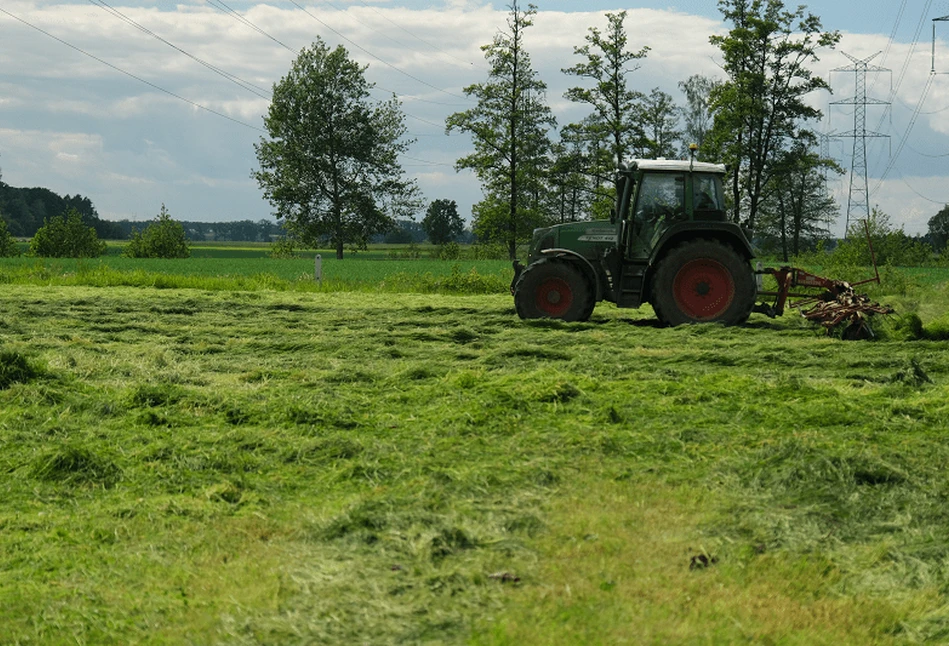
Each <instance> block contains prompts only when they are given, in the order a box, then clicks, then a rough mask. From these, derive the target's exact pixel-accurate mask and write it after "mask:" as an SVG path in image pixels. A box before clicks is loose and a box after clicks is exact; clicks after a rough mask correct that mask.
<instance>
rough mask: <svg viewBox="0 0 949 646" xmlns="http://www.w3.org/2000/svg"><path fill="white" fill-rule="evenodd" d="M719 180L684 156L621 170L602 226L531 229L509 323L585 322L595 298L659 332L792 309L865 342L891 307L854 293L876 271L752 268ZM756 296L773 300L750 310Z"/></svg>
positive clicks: (715, 171)
mask: <svg viewBox="0 0 949 646" xmlns="http://www.w3.org/2000/svg"><path fill="white" fill-rule="evenodd" d="M724 174H725V167H724V166H723V165H722V164H709V163H705V162H696V161H691V160H687V161H675V160H637V161H634V162H633V163H631V164H630V165H629V166H627V167H622V168H620V169H619V170H618V172H617V180H616V194H617V197H616V207H615V208H614V210H613V214H612V217H611V218H610V219H609V220H603V221H594V222H568V223H564V224H560V225H556V226H552V227H544V228H540V229H536V230H534V235H533V238H532V239H531V243H530V251H529V257H528V260H527V264H526V265H523V264H521V263H520V262H519V261H515V262H514V280H513V281H512V283H511V293H512V294H513V296H514V305H515V308H516V310H517V313H518V315H519V316H520V317H521V318H524V319H529V318H555V319H561V320H564V321H584V320H586V319H588V318H589V317H590V315H591V314H592V313H593V308H594V307H595V306H596V303H597V302H599V301H609V302H612V303H615V304H616V305H617V307H634V308H637V307H639V306H640V305H642V304H643V303H649V304H650V305H652V307H653V309H654V310H655V312H656V316H657V317H658V318H659V320H660V321H661V322H662V323H664V324H666V325H681V324H686V323H704V322H717V323H722V324H725V325H737V324H741V323H744V322H745V321H746V320H747V319H748V316H749V315H750V314H751V313H752V312H758V313H762V314H765V315H767V316H771V317H775V316H780V315H781V314H783V313H784V311H785V310H786V309H787V308H797V309H800V311H801V314H802V315H803V316H804V317H805V318H806V319H808V320H810V321H814V322H815V323H819V324H820V325H822V326H824V328H825V329H827V331H828V333H834V332H835V331H840V332H841V336H842V337H843V338H847V339H859V338H867V337H869V336H872V334H873V332H872V330H871V328H870V326H869V324H868V323H867V320H868V318H869V317H871V316H873V315H874V314H887V313H890V312H892V310H891V309H890V308H889V307H885V306H882V305H879V304H877V303H872V302H870V300H869V298H867V297H866V296H863V295H859V294H857V293H855V292H854V287H855V286H858V285H862V284H865V283H868V282H873V281H876V282H879V280H880V278H879V273H878V272H875V274H876V275H875V277H874V278H871V279H869V280H866V281H861V282H858V283H854V284H848V283H846V282H844V281H839V280H833V279H830V278H824V277H822V276H817V275H815V274H812V273H809V272H807V271H805V270H803V269H797V268H793V267H781V268H779V269H773V268H766V269H762V268H760V266H759V267H758V269H752V266H751V261H752V258H753V257H754V254H753V252H752V249H751V244H750V243H749V241H748V238H747V236H746V234H745V231H744V230H743V229H742V228H741V227H740V226H739V225H737V224H735V223H733V222H729V221H728V219H727V218H726V215H725V206H724V204H725V201H724V196H723V190H722V177H723V175H724ZM868 240H869V236H868ZM871 254H872V249H871ZM874 269H875V262H874ZM766 275H770V276H772V277H773V278H774V279H775V281H776V282H777V288H776V289H775V290H774V291H764V288H763V278H764V276H766ZM815 290H821V291H819V292H815ZM758 297H764V298H773V302H771V303H759V304H756V301H757V300H758ZM791 299H796V300H793V301H792V300H791ZM842 326H843V327H842Z"/></svg>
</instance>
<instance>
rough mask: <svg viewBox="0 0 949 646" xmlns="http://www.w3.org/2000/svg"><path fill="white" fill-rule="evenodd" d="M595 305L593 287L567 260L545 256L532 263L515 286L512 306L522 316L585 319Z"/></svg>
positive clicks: (572, 319)
mask: <svg viewBox="0 0 949 646" xmlns="http://www.w3.org/2000/svg"><path fill="white" fill-rule="evenodd" d="M595 305H596V300H595V297H594V293H593V288H592V286H591V285H590V284H589V282H588V281H587V279H586V278H585V277H584V275H583V274H582V273H581V271H580V270H579V269H577V267H575V266H574V265H572V264H570V263H569V262H563V261H559V260H553V259H546V258H545V259H543V260H538V261H537V262H535V263H531V264H530V265H528V266H527V267H526V268H525V269H524V271H523V273H522V274H521V276H520V278H519V279H518V281H517V285H515V286H514V307H515V309H516V310H517V315H518V316H520V317H521V318H522V319H536V318H552V319H560V320H562V321H585V320H587V319H588V318H590V314H592V313H593V307H594V306H595Z"/></svg>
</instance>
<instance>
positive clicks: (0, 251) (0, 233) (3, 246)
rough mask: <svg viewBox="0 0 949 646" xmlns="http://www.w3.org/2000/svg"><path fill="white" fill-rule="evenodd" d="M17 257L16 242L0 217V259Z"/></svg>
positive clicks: (0, 216)
mask: <svg viewBox="0 0 949 646" xmlns="http://www.w3.org/2000/svg"><path fill="white" fill-rule="evenodd" d="M19 255H20V250H19V249H18V248H17V245H16V240H15V239H14V238H13V235H12V234H11V233H10V231H9V230H8V229H7V221H6V220H4V219H3V216H2V215H0V258H9V257H11V256H19Z"/></svg>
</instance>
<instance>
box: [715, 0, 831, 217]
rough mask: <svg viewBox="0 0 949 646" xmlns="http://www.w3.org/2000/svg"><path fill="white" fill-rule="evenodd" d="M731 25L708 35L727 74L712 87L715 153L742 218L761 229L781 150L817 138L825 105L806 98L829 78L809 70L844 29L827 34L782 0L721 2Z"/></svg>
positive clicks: (801, 10)
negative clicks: (811, 125) (816, 123)
mask: <svg viewBox="0 0 949 646" xmlns="http://www.w3.org/2000/svg"><path fill="white" fill-rule="evenodd" d="M718 7H719V10H720V11H721V13H722V15H723V16H724V18H725V22H727V23H731V26H732V27H731V29H730V30H729V32H728V33H727V34H725V35H722V36H720V35H716V36H712V37H711V38H710V39H709V40H710V42H711V43H712V44H713V45H717V46H718V47H719V48H720V49H721V51H722V57H723V68H724V70H725V72H726V74H727V75H728V78H727V79H726V80H725V82H724V83H722V84H721V85H720V86H718V87H716V88H715V89H714V90H713V91H712V95H711V101H710V104H711V108H712V109H713V111H714V112H715V121H714V126H713V131H712V135H711V137H710V139H711V140H712V142H713V146H712V148H713V152H714V153H715V154H716V155H717V156H718V158H719V159H720V160H721V161H724V162H725V163H726V164H729V165H730V166H731V167H732V169H733V171H732V172H733V176H732V184H731V197H732V208H733V217H734V219H735V221H737V222H741V223H743V224H745V225H746V226H747V227H749V228H750V229H754V227H755V224H756V220H757V217H758V211H759V210H760V208H761V205H762V203H763V202H764V201H765V200H766V199H767V198H768V196H769V193H770V191H772V190H773V189H774V188H775V186H776V183H775V182H774V181H773V180H775V179H776V178H777V177H778V174H779V172H780V171H781V170H782V166H781V159H782V153H783V152H784V151H785V150H787V148H788V147H789V146H790V145H791V144H792V143H794V142H803V143H811V142H813V141H814V140H815V135H814V133H813V132H812V131H811V130H809V129H808V125H807V124H808V122H809V121H811V120H814V119H819V118H820V116H821V112H820V110H818V109H816V108H814V107H812V105H810V104H809V103H808V101H807V100H806V97H807V95H808V94H810V93H811V92H813V91H815V90H821V89H828V90H829V86H828V85H827V82H826V81H824V79H822V78H821V77H819V76H815V75H814V74H813V72H812V71H811V70H810V69H809V68H808V67H807V66H808V65H809V64H811V63H814V62H817V61H818V57H817V53H818V51H819V50H820V49H821V48H824V47H833V46H834V45H836V43H837V42H838V41H839V40H840V33H839V32H836V31H832V32H826V31H824V30H823V27H822V26H821V22H820V19H819V18H817V17H816V16H814V15H813V14H809V13H805V9H806V8H805V7H803V6H799V7H797V9H795V10H794V11H789V10H787V9H785V6H784V2H783V0H719V3H718Z"/></svg>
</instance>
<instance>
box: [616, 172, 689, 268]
mask: <svg viewBox="0 0 949 646" xmlns="http://www.w3.org/2000/svg"><path fill="white" fill-rule="evenodd" d="M685 217H686V215H685V176H684V175H682V174H681V173H646V174H645V175H644V176H643V179H642V182H641V183H640V185H639V193H638V195H637V198H636V211H635V213H634V214H633V232H634V234H633V235H634V238H635V240H634V243H633V246H632V248H631V249H630V251H631V253H632V255H633V256H634V257H648V255H649V252H650V251H651V250H652V247H653V244H654V243H655V242H656V240H658V239H659V237H660V236H661V235H662V233H663V232H664V231H665V230H666V229H667V228H669V226H670V225H671V224H672V223H673V222H676V221H678V220H682V219H685Z"/></svg>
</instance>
